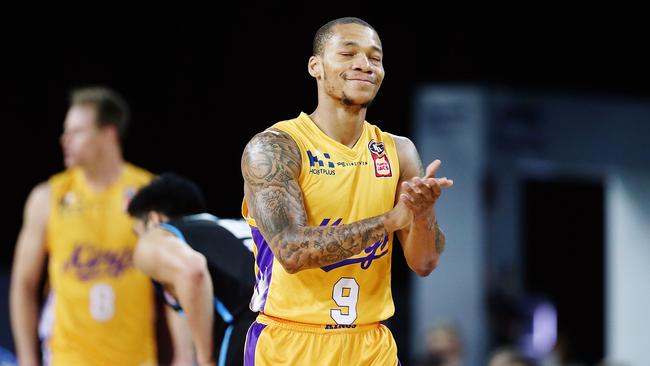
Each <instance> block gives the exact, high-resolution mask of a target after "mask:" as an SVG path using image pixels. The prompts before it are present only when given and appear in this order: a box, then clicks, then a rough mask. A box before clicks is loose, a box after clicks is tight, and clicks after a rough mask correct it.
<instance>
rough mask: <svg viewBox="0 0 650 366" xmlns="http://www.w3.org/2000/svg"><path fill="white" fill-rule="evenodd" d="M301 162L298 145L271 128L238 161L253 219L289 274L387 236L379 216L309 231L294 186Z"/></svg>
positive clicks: (348, 254) (337, 258)
mask: <svg viewBox="0 0 650 366" xmlns="http://www.w3.org/2000/svg"><path fill="white" fill-rule="evenodd" d="M301 163H302V161H301V156H300V149H299V147H298V145H297V144H296V142H295V141H294V140H293V139H292V138H291V136H289V135H288V134H287V133H285V132H282V131H279V130H275V129H271V130H267V131H264V132H262V133H260V134H258V135H256V136H255V137H254V138H253V139H252V140H251V141H250V142H249V143H248V145H247V146H246V148H245V149H244V154H243V157H242V175H243V177H244V181H245V185H246V192H247V193H246V195H247V202H248V204H249V208H250V209H251V214H252V216H253V217H254V218H255V220H256V222H257V226H258V228H259V229H260V231H261V232H262V234H263V236H264V238H265V239H266V240H267V242H268V244H269V246H270V247H271V250H272V251H273V253H274V255H275V256H276V258H277V259H278V260H279V261H280V263H282V264H283V266H284V267H285V268H286V269H287V271H289V272H297V271H299V270H302V269H307V268H317V267H322V266H325V265H328V264H332V263H336V262H339V261H341V260H343V259H345V258H349V257H351V256H353V255H355V254H358V253H359V252H361V251H362V250H363V249H365V248H366V247H367V246H368V245H370V244H372V243H374V242H376V241H378V240H380V239H382V238H383V237H384V236H386V235H388V232H387V231H386V229H385V227H384V223H383V218H382V217H381V216H375V217H371V218H369V219H365V220H361V221H357V222H354V223H352V224H346V225H339V226H322V227H321V226H307V214H306V212H305V207H304V201H303V196H302V190H301V189H300V186H299V184H298V177H299V176H300V170H301Z"/></svg>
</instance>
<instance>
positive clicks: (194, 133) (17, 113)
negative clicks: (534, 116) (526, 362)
mask: <svg viewBox="0 0 650 366" xmlns="http://www.w3.org/2000/svg"><path fill="white" fill-rule="evenodd" d="M425 5H426V7H427V8H430V9H425V8H424V6H425ZM460 5H461V6H459V9H453V10H452V9H442V8H441V7H440V6H439V5H438V4H433V3H432V4H424V3H421V4H408V3H405V2H404V3H400V5H396V4H388V6H380V5H379V4H378V3H375V2H367V3H366V4H356V5H351V4H348V2H318V3H311V4H310V5H302V4H301V5H296V4H294V5H282V4H270V3H261V2H259V3H256V2H248V3H243V4H238V5H234V4H211V5H210V6H211V9H208V8H198V7H197V8H194V7H192V6H190V5H186V6H183V7H182V8H177V7H161V6H159V5H156V6H153V5H150V7H149V8H145V9H138V10H136V9H134V8H131V7H123V8H119V7H117V5H112V4H111V5H108V4H107V5H105V6H106V8H103V9H85V8H75V9H60V8H57V9H41V8H39V9H30V11H22V12H19V13H15V14H14V13H13V12H11V11H7V12H6V13H5V14H4V15H5V18H6V20H7V22H5V23H4V24H3V25H2V26H0V30H1V31H2V34H3V36H2V46H1V47H2V54H1V57H2V61H1V62H2V65H3V66H2V71H1V73H0V75H1V76H0V77H1V79H0V83H1V84H0V85H2V88H1V90H2V92H1V93H2V94H1V98H0V100H1V101H2V103H1V104H0V105H1V106H2V121H3V126H2V128H3V130H2V131H3V132H4V133H3V139H2V144H1V145H0V146H1V150H0V153H1V156H2V157H3V168H4V169H3V171H4V174H3V175H4V179H3V191H4V192H5V198H4V199H3V204H4V209H3V216H4V217H3V230H2V237H1V238H0V240H2V244H1V245H0V268H1V269H2V272H8V271H9V269H10V266H11V258H12V256H13V247H14V244H15V239H16V235H17V233H18V230H19V227H20V223H21V215H22V209H23V204H24V201H25V199H26V197H27V195H28V193H29V191H30V190H31V189H32V187H33V186H34V185H35V184H37V183H38V182H40V181H43V180H45V179H47V178H48V177H49V176H50V175H51V174H54V173H56V172H58V171H59V170H61V169H62V168H63V165H62V156H61V152H60V148H59V145H58V136H59V135H60V133H61V130H62V123H63V119H64V116H65V112H66V109H67V107H68V105H67V93H68V91H69V90H70V89H71V88H73V87H77V86H85V85H92V84H103V85H108V86H110V87H113V88H115V89H116V90H118V91H119V92H120V93H122V94H123V95H124V96H125V98H126V99H127V101H128V102H129V104H130V105H131V109H132V122H133V123H132V125H131V128H130V132H129V137H128V139H127V141H126V144H125V157H126V158H127V160H129V161H131V162H133V163H135V164H137V165H141V166H143V167H145V168H147V169H149V170H151V171H152V172H154V173H162V172H164V171H169V170H172V171H175V172H177V173H180V174H183V175H186V176H188V177H190V178H191V179H193V180H195V181H196V182H197V183H198V184H199V185H200V186H201V187H202V188H203V190H204V192H205V194H206V196H207V199H208V203H209V208H210V211H211V212H212V213H214V214H216V215H218V216H222V217H237V216H239V212H240V211H239V210H240V205H241V198H242V195H243V190H242V184H243V181H242V178H241V174H240V169H239V164H240V157H241V152H242V150H243V148H244V146H245V144H246V142H247V141H248V140H249V139H250V138H251V137H252V136H253V135H254V134H255V133H257V132H259V131H261V130H263V129H264V128H266V127H268V126H269V125H271V124H272V123H274V122H276V121H279V120H283V119H288V118H293V117H295V116H297V115H298V113H299V112H300V111H305V112H307V113H310V112H312V111H313V110H314V108H315V107H316V85H315V82H314V81H313V79H312V78H311V77H310V76H309V74H308V73H307V68H306V66H307V60H308V58H309V56H310V55H311V41H312V37H313V34H314V33H315V31H316V30H317V29H318V28H319V27H320V26H321V25H322V24H324V23H325V22H327V21H329V20H331V19H334V18H337V17H341V16H358V17H361V18H363V19H364V20H366V21H368V22H369V23H370V24H372V25H373V26H374V27H375V28H376V30H377V31H378V33H379V36H380V38H381V40H382V43H383V48H384V55H385V58H384V67H385V69H386V78H385V80H384V83H383V85H382V89H381V91H380V92H379V95H378V97H377V99H376V100H375V102H374V103H373V105H372V106H371V107H370V109H369V113H368V115H367V119H368V120H369V121H370V122H372V123H376V124H378V125H379V126H381V127H382V128H383V129H384V130H387V131H389V132H392V133H395V134H400V135H406V136H411V135H410V123H411V115H412V112H411V100H412V97H413V96H414V93H415V91H416V89H417V87H419V86H422V85H425V84H427V83H445V84H447V83H450V84H478V85H485V86H503V87H508V88H513V89H515V90H542V91H547V92H551V93H568V94H570V93H577V94H593V95H607V96H618V97H623V98H628V99H635V100H636V99H640V100H648V98H650V88H649V87H648V83H649V82H650V73H649V72H648V70H647V67H648V65H650V57H649V56H648V55H647V52H646V48H647V41H646V37H647V34H650V32H649V29H648V26H647V25H646V24H644V23H647V22H645V21H644V22H642V20H640V19H636V18H637V16H636V15H637V14H639V15H640V14H642V12H640V11H639V10H638V9H631V8H623V7H622V6H621V7H619V8H616V9H612V8H611V7H609V8H604V7H603V8H600V9H599V8H596V7H594V5H593V4H590V7H591V8H590V9H588V10H587V9H572V10H569V9H567V8H565V7H559V6H558V7H555V8H554V7H551V6H550V5H546V7H543V8H542V7H541V6H540V7H539V8H534V7H533V8H530V9H518V8H514V7H508V8H506V7H504V8H503V9H496V8H491V9H488V10H486V9H473V8H472V7H473V6H470V5H469V4H465V5H463V4H460ZM470 8H472V9H470ZM55 12H57V14H58V13H59V12H62V13H63V15H56V16H55V15H54V13H55ZM75 14H76V15H75ZM533 188H534V187H533ZM529 198H530V199H531V200H535V199H536V196H534V195H532V196H529ZM533 202H534V201H533ZM537 214H543V212H539V211H538V212H537ZM399 256H401V253H399V252H398V253H396V255H395V257H396V258H398V259H400V258H399ZM531 258H534V257H529V258H528V259H531ZM531 260H533V259H531ZM599 260H602V259H599ZM530 266H531V267H530V268H533V269H534V268H535V267H534V263H530ZM405 271H406V272H405ZM531 271H533V270H531ZM533 272H534V271H533ZM529 273H530V272H529ZM395 279H399V281H400V282H401V283H407V282H408V271H407V270H405V268H397V269H396V277H395V278H394V282H395ZM528 280H529V281H530V284H531V286H533V287H534V284H535V278H529V279H528ZM560 285H561V283H560V282H558V286H560ZM403 290H404V291H406V292H408V286H405V287H404V288H403ZM558 291H562V289H561V288H560V289H558ZM598 291H600V290H597V291H596V293H597V294H598V296H601V294H600V293H598ZM397 302H398V303H397V307H398V311H400V306H403V307H402V309H407V308H408V302H406V301H405V302H404V303H402V304H400V303H399V300H397ZM398 320H400V321H399V323H402V321H401V320H404V321H405V322H407V321H408V317H407V316H406V315H404V318H403V319H398ZM396 323H398V322H396ZM402 324H403V323H402ZM396 326H397V327H399V325H396ZM601 326H602V325H601ZM401 337H407V336H406V335H403V334H399V332H397V334H396V338H398V341H400V338H401ZM403 339H405V341H406V340H408V339H407V338H403Z"/></svg>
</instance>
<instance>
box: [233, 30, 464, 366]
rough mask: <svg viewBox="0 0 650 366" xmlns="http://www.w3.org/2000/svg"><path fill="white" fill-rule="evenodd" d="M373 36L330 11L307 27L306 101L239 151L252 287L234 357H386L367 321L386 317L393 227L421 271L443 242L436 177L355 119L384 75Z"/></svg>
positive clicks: (387, 344) (351, 361) (256, 360)
mask: <svg viewBox="0 0 650 366" xmlns="http://www.w3.org/2000/svg"><path fill="white" fill-rule="evenodd" d="M383 56H384V55H383V49H382V44H381V41H380V39H379V36H378V35H377V32H376V31H375V30H374V29H373V27H371V26H370V25H369V24H368V23H366V22H365V21H363V20H361V19H358V18H341V19H336V20H333V21H331V22H329V23H327V24H325V25H324V26H322V27H321V28H320V29H319V30H318V32H317V33H316V35H315V38H314V44H313V56H312V57H311V58H310V59H309V62H308V64H307V67H308V71H309V73H310V75H311V76H312V77H314V78H315V79H316V85H317V89H318V106H317V108H316V110H315V111H314V112H313V113H312V114H310V115H307V114H305V113H301V114H300V115H299V116H298V117H296V118H294V119H291V120H287V121H282V122H279V123H277V124H275V125H273V126H272V127H271V128H269V129H267V130H266V131H263V132H261V133H259V134H257V135H256V136H255V137H253V139H251V141H249V143H248V144H247V146H246V148H245V150H244V153H243V156H242V175H243V177H244V181H245V185H244V190H245V199H244V203H243V205H242V210H243V215H244V217H245V218H247V220H248V222H249V224H250V225H251V227H252V234H253V239H254V243H255V247H254V251H255V254H256V265H255V269H256V273H257V279H256V285H255V293H254V299H253V301H252V303H251V305H252V310H254V311H258V312H259V315H258V317H257V319H256V322H255V323H253V325H252V326H251V328H250V329H249V332H248V337H247V341H246V355H245V365H247V366H252V365H255V366H259V365H316V364H317V365H397V364H398V363H399V361H398V358H397V347H396V345H395V341H394V339H393V336H392V334H391V333H390V331H389V330H388V329H387V328H386V327H385V326H383V325H381V324H380V323H379V322H380V321H382V320H385V319H387V318H389V317H390V316H392V315H393V312H394V305H393V300H392V297H391V282H390V271H391V269H390V263H391V253H392V245H393V233H394V232H397V235H398V236H399V239H400V242H401V244H402V246H403V249H404V255H405V257H406V261H407V263H408V265H409V267H410V268H411V269H412V270H413V271H414V272H415V273H417V274H418V275H420V276H427V275H428V274H429V273H430V272H431V271H432V270H433V269H434V268H435V267H436V265H437V263H438V260H439V257H440V255H441V253H442V251H443V249H444V247H445V237H444V235H443V233H442V231H441V230H440V228H439V226H438V223H437V220H436V215H435V213H434V209H433V208H434V204H435V202H436V201H437V200H438V198H439V196H440V194H441V190H442V188H447V187H451V186H452V184H453V182H452V181H451V180H450V179H447V178H435V174H436V172H437V170H438V168H439V166H440V161H439V160H436V161H434V162H432V163H431V164H430V165H429V166H428V167H427V169H426V173H425V172H424V171H423V169H422V165H421V162H420V158H419V155H418V152H417V150H416V148H415V146H414V144H413V143H412V142H411V141H410V140H409V139H407V138H405V137H399V136H394V135H391V134H389V133H386V132H383V131H381V130H380V129H379V128H378V127H377V126H375V125H372V124H370V123H368V122H366V121H365V117H366V111H367V108H368V105H369V104H370V102H372V100H373V99H374V97H375V95H376V94H377V91H378V90H379V87H380V85H381V82H382V80H383V78H384V68H383V64H382V63H383Z"/></svg>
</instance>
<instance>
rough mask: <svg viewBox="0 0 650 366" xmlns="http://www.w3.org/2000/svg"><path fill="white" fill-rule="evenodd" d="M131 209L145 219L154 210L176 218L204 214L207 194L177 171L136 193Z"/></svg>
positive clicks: (131, 211) (134, 213)
mask: <svg viewBox="0 0 650 366" xmlns="http://www.w3.org/2000/svg"><path fill="white" fill-rule="evenodd" d="M127 211H128V213H129V215H131V216H133V217H136V218H141V219H142V218H145V217H146V216H147V214H148V213H149V212H150V211H155V212H158V213H161V214H163V215H165V216H167V217H169V218H170V219H175V218H179V217H182V216H186V215H193V214H198V213H203V212H205V211H206V206H205V199H204V198H203V193H202V192H201V189H200V188H199V187H198V186H197V185H196V184H195V183H194V182H192V181H191V180H189V179H187V178H184V177H181V176H179V175H176V174H174V173H164V174H161V175H159V176H158V177H156V178H155V179H154V180H153V181H152V182H151V183H149V185H147V186H145V187H143V188H142V189H140V190H139V191H138V193H136V195H135V196H133V199H131V202H129V207H128V208H127Z"/></svg>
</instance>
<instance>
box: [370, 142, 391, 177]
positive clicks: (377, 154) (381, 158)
mask: <svg viewBox="0 0 650 366" xmlns="http://www.w3.org/2000/svg"><path fill="white" fill-rule="evenodd" d="M368 150H370V154H371V155H372V161H373V162H374V163H375V177H392V176H393V171H392V169H391V168H390V161H389V160H388V155H386V151H385V149H384V143H383V142H381V141H380V142H377V141H375V140H370V142H369V143H368Z"/></svg>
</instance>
